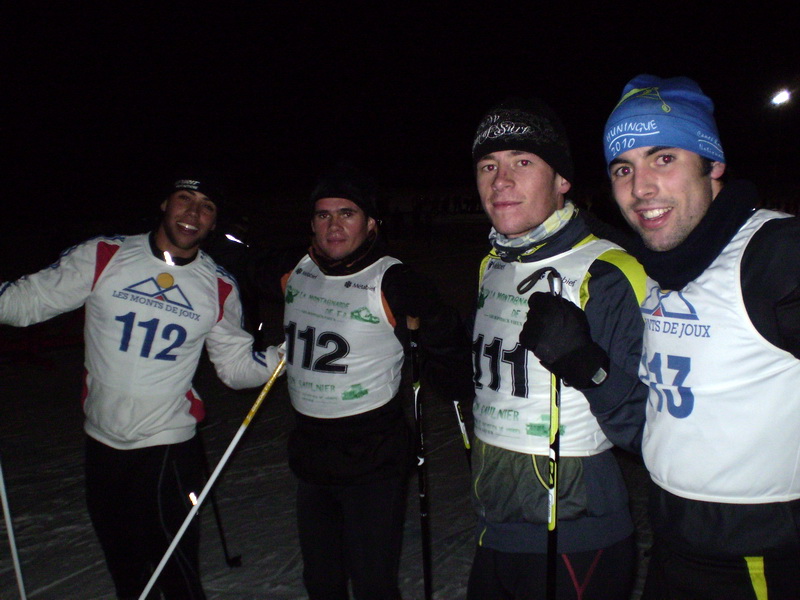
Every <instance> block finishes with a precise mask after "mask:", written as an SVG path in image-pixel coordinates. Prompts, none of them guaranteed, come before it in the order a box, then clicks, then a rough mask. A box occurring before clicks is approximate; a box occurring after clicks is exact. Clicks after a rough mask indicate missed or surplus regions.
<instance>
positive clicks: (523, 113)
mask: <svg viewBox="0 0 800 600" xmlns="http://www.w3.org/2000/svg"><path fill="white" fill-rule="evenodd" d="M503 150H522V151H524V152H532V153H534V154H536V155H537V156H539V157H540V158H541V159H542V160H544V161H545V162H546V163H547V164H548V165H550V166H551V167H553V169H554V170H555V172H556V173H558V174H559V175H561V176H562V177H563V178H564V179H566V180H567V181H570V182H571V181H572V178H573V177H574V168H573V165H572V156H571V154H570V150H569V140H568V139H567V132H566V130H565V129H564V125H563V123H562V122H561V119H559V118H558V115H556V113H555V112H553V110H552V109H551V108H550V107H549V106H548V105H547V104H545V103H544V102H543V101H542V100H540V99H539V98H527V99H524V98H508V99H507V100H505V101H503V102H501V103H500V104H498V105H497V106H495V107H494V108H492V109H491V110H490V111H489V112H488V113H487V114H486V116H485V117H483V119H482V120H481V123H480V125H478V130H477V132H476V133H475V141H474V142H473V143H472V160H473V162H475V163H477V162H478V161H479V160H480V159H481V158H483V157H484V156H486V155H487V154H491V153H492V152H500V151H503Z"/></svg>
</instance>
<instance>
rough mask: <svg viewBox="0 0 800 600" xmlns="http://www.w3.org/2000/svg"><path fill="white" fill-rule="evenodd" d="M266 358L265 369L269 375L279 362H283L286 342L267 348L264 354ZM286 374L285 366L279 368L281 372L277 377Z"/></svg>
mask: <svg viewBox="0 0 800 600" xmlns="http://www.w3.org/2000/svg"><path fill="white" fill-rule="evenodd" d="M264 354H265V355H266V358H267V369H269V371H270V372H271V373H274V372H275V369H277V368H278V365H279V364H280V362H281V360H283V357H284V355H285V354H286V342H283V343H282V344H280V345H278V346H269V347H267V349H266V351H265V352H264ZM285 372H286V364H285V363H284V365H283V366H282V367H281V372H280V373H278V377H280V376H281V375H283V374H284V373H285Z"/></svg>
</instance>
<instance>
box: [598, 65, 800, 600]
mask: <svg viewBox="0 0 800 600" xmlns="http://www.w3.org/2000/svg"><path fill="white" fill-rule="evenodd" d="M713 111H714V105H713V103H712V101H711V100H710V99H709V98H708V97H707V96H705V95H704V94H703V92H702V91H701V90H700V88H699V87H698V85H697V84H696V83H695V82H694V81H692V80H691V79H688V78H686V77H676V78H673V79H661V78H658V77H654V76H651V75H639V76H638V77H635V78H634V79H632V80H631V81H630V82H629V83H628V85H627V86H626V87H625V89H624V91H623V94H622V97H621V99H620V101H619V103H618V104H617V106H616V107H615V108H614V110H613V112H612V113H611V116H610V117H609V119H608V122H607V123H606V127H605V136H604V139H603V142H604V146H605V157H606V164H607V165H608V169H609V174H610V177H611V185H612V189H613V193H614V197H615V199H616V201H617V204H618V205H619V207H620V210H621V211H622V214H623V215H624V217H625V219H626V220H627V221H628V223H629V224H630V225H631V227H632V228H633V229H634V230H635V231H636V232H637V233H638V234H639V236H640V237H641V244H639V247H638V248H634V249H633V250H634V254H635V255H636V256H637V257H638V258H639V260H640V261H641V263H642V264H643V265H644V267H645V270H646V271H647V274H648V285H647V292H648V293H647V297H646V299H645V301H644V303H643V304H642V307H641V311H642V316H643V317H644V319H645V322H646V327H645V334H644V348H643V356H642V369H641V377H642V379H643V381H645V383H647V384H648V385H649V387H650V390H651V391H650V401H649V403H648V406H647V420H646V425H645V430H644V437H643V442H642V452H643V455H644V460H645V463H646V465H647V468H648V470H649V471H650V475H651V477H652V479H653V481H654V483H655V484H656V485H655V486H653V493H652V496H651V504H650V509H651V510H650V512H651V519H652V526H653V532H654V545H653V551H652V557H651V560H650V565H649V572H648V579H647V583H646V586H645V595H644V598H646V599H648V600H652V599H670V600H672V599H675V600H678V599H680V600H684V599H686V598H703V599H715V598H725V599H726V600H729V599H731V598H747V599H753V600H757V599H761V598H769V600H775V599H787V600H788V599H789V598H794V599H796V598H798V597H800V435H799V434H800V427H798V420H797V415H798V411H799V410H800V394H798V391H797V390H798V389H800V360H798V358H800V223H798V220H797V219H796V218H789V215H787V214H784V213H779V212H775V211H771V210H763V209H762V210H756V206H757V204H758V198H757V195H756V191H755V188H754V187H753V186H752V185H751V184H750V183H748V182H743V181H731V182H728V183H726V184H724V185H723V183H722V179H721V178H722V175H723V173H724V172H725V154H724V153H723V150H722V145H721V143H720V139H719V134H718V132H717V126H716V123H715V121H714V116H713Z"/></svg>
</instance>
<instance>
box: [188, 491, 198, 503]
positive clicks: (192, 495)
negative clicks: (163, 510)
mask: <svg viewBox="0 0 800 600" xmlns="http://www.w3.org/2000/svg"><path fill="white" fill-rule="evenodd" d="M189 500H190V501H191V503H192V506H195V505H196V504H197V496H196V495H195V493H194V492H189Z"/></svg>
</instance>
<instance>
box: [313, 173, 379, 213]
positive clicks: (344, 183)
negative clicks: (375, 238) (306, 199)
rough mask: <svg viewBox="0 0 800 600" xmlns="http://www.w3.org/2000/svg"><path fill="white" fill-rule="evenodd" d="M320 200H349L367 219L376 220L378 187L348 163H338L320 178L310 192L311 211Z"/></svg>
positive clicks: (368, 177) (370, 178) (373, 181)
mask: <svg viewBox="0 0 800 600" xmlns="http://www.w3.org/2000/svg"><path fill="white" fill-rule="evenodd" d="M321 198H344V199H345V200H350V201H351V202H353V203H354V204H355V205H356V206H358V207H359V208H360V209H361V210H363V211H364V214H365V215H367V217H372V218H373V219H376V220H377V219H378V185H377V183H376V182H375V180H374V179H373V178H372V177H370V176H369V175H367V174H366V173H364V172H363V171H361V170H359V169H358V168H356V167H355V166H353V165H351V164H349V163H339V164H337V165H336V166H335V167H333V168H332V169H330V170H329V171H327V172H326V173H324V174H323V175H322V177H320V179H319V180H318V181H317V185H316V187H315V188H314V191H313V192H311V210H314V205H315V204H316V202H317V200H319V199H321Z"/></svg>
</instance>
